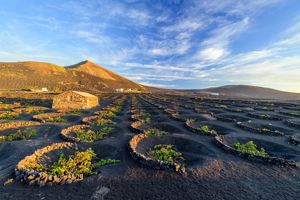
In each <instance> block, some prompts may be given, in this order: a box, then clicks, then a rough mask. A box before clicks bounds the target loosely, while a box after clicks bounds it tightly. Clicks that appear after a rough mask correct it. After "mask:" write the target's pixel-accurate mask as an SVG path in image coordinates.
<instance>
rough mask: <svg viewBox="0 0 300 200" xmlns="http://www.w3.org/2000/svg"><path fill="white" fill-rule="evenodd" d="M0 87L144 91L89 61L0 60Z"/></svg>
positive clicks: (140, 87)
mask: <svg viewBox="0 0 300 200" xmlns="http://www.w3.org/2000/svg"><path fill="white" fill-rule="evenodd" d="M0 76H1V79H0V88H1V89H2V90H3V89H7V90H21V89H41V88H48V89H50V90H61V91H63V90H81V91H89V92H93V93H97V92H102V91H108V92H109V91H113V90H115V89H117V88H124V89H129V88H131V89H139V90H146V89H147V88H146V87H145V86H142V85H140V84H137V83H135V82H133V81H130V80H128V79H126V78H124V77H122V76H120V75H118V74H116V73H114V72H112V71H110V70H108V69H106V68H104V67H102V66H100V65H97V64H95V63H93V62H91V61H83V62H80V63H78V64H75V65H72V66H66V67H61V66H58V65H55V64H51V63H44V62H0Z"/></svg>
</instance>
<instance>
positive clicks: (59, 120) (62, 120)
mask: <svg viewBox="0 0 300 200" xmlns="http://www.w3.org/2000/svg"><path fill="white" fill-rule="evenodd" d="M44 120H45V122H49V123H66V122H68V120H67V119H65V118H62V117H54V118H52V117H51V118H47V119H44Z"/></svg>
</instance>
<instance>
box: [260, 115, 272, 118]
mask: <svg viewBox="0 0 300 200" xmlns="http://www.w3.org/2000/svg"><path fill="white" fill-rule="evenodd" d="M259 117H261V118H264V119H269V118H271V115H267V114H261V115H259Z"/></svg>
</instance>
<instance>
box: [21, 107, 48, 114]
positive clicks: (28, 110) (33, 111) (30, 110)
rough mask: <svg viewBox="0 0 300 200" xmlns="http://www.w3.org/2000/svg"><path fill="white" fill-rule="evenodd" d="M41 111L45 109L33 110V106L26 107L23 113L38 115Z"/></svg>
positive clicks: (43, 111)
mask: <svg viewBox="0 0 300 200" xmlns="http://www.w3.org/2000/svg"><path fill="white" fill-rule="evenodd" d="M43 113H45V110H35V109H33V108H26V109H25V110H24V114H28V115H31V114H33V115H38V114H43Z"/></svg>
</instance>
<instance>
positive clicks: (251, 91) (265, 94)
mask: <svg viewBox="0 0 300 200" xmlns="http://www.w3.org/2000/svg"><path fill="white" fill-rule="evenodd" d="M183 91H184V92H185V93H188V94H190V95H202V96H203V95H204V96H205V95H208V96H215V97H217V96H219V97H223V98H243V99H281V100H300V93H292V92H284V91H280V90H275V89H270V88H265V87H258V86H251V85H225V86H221V87H212V88H206V89H198V90H183ZM217 94H218V95H217Z"/></svg>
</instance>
